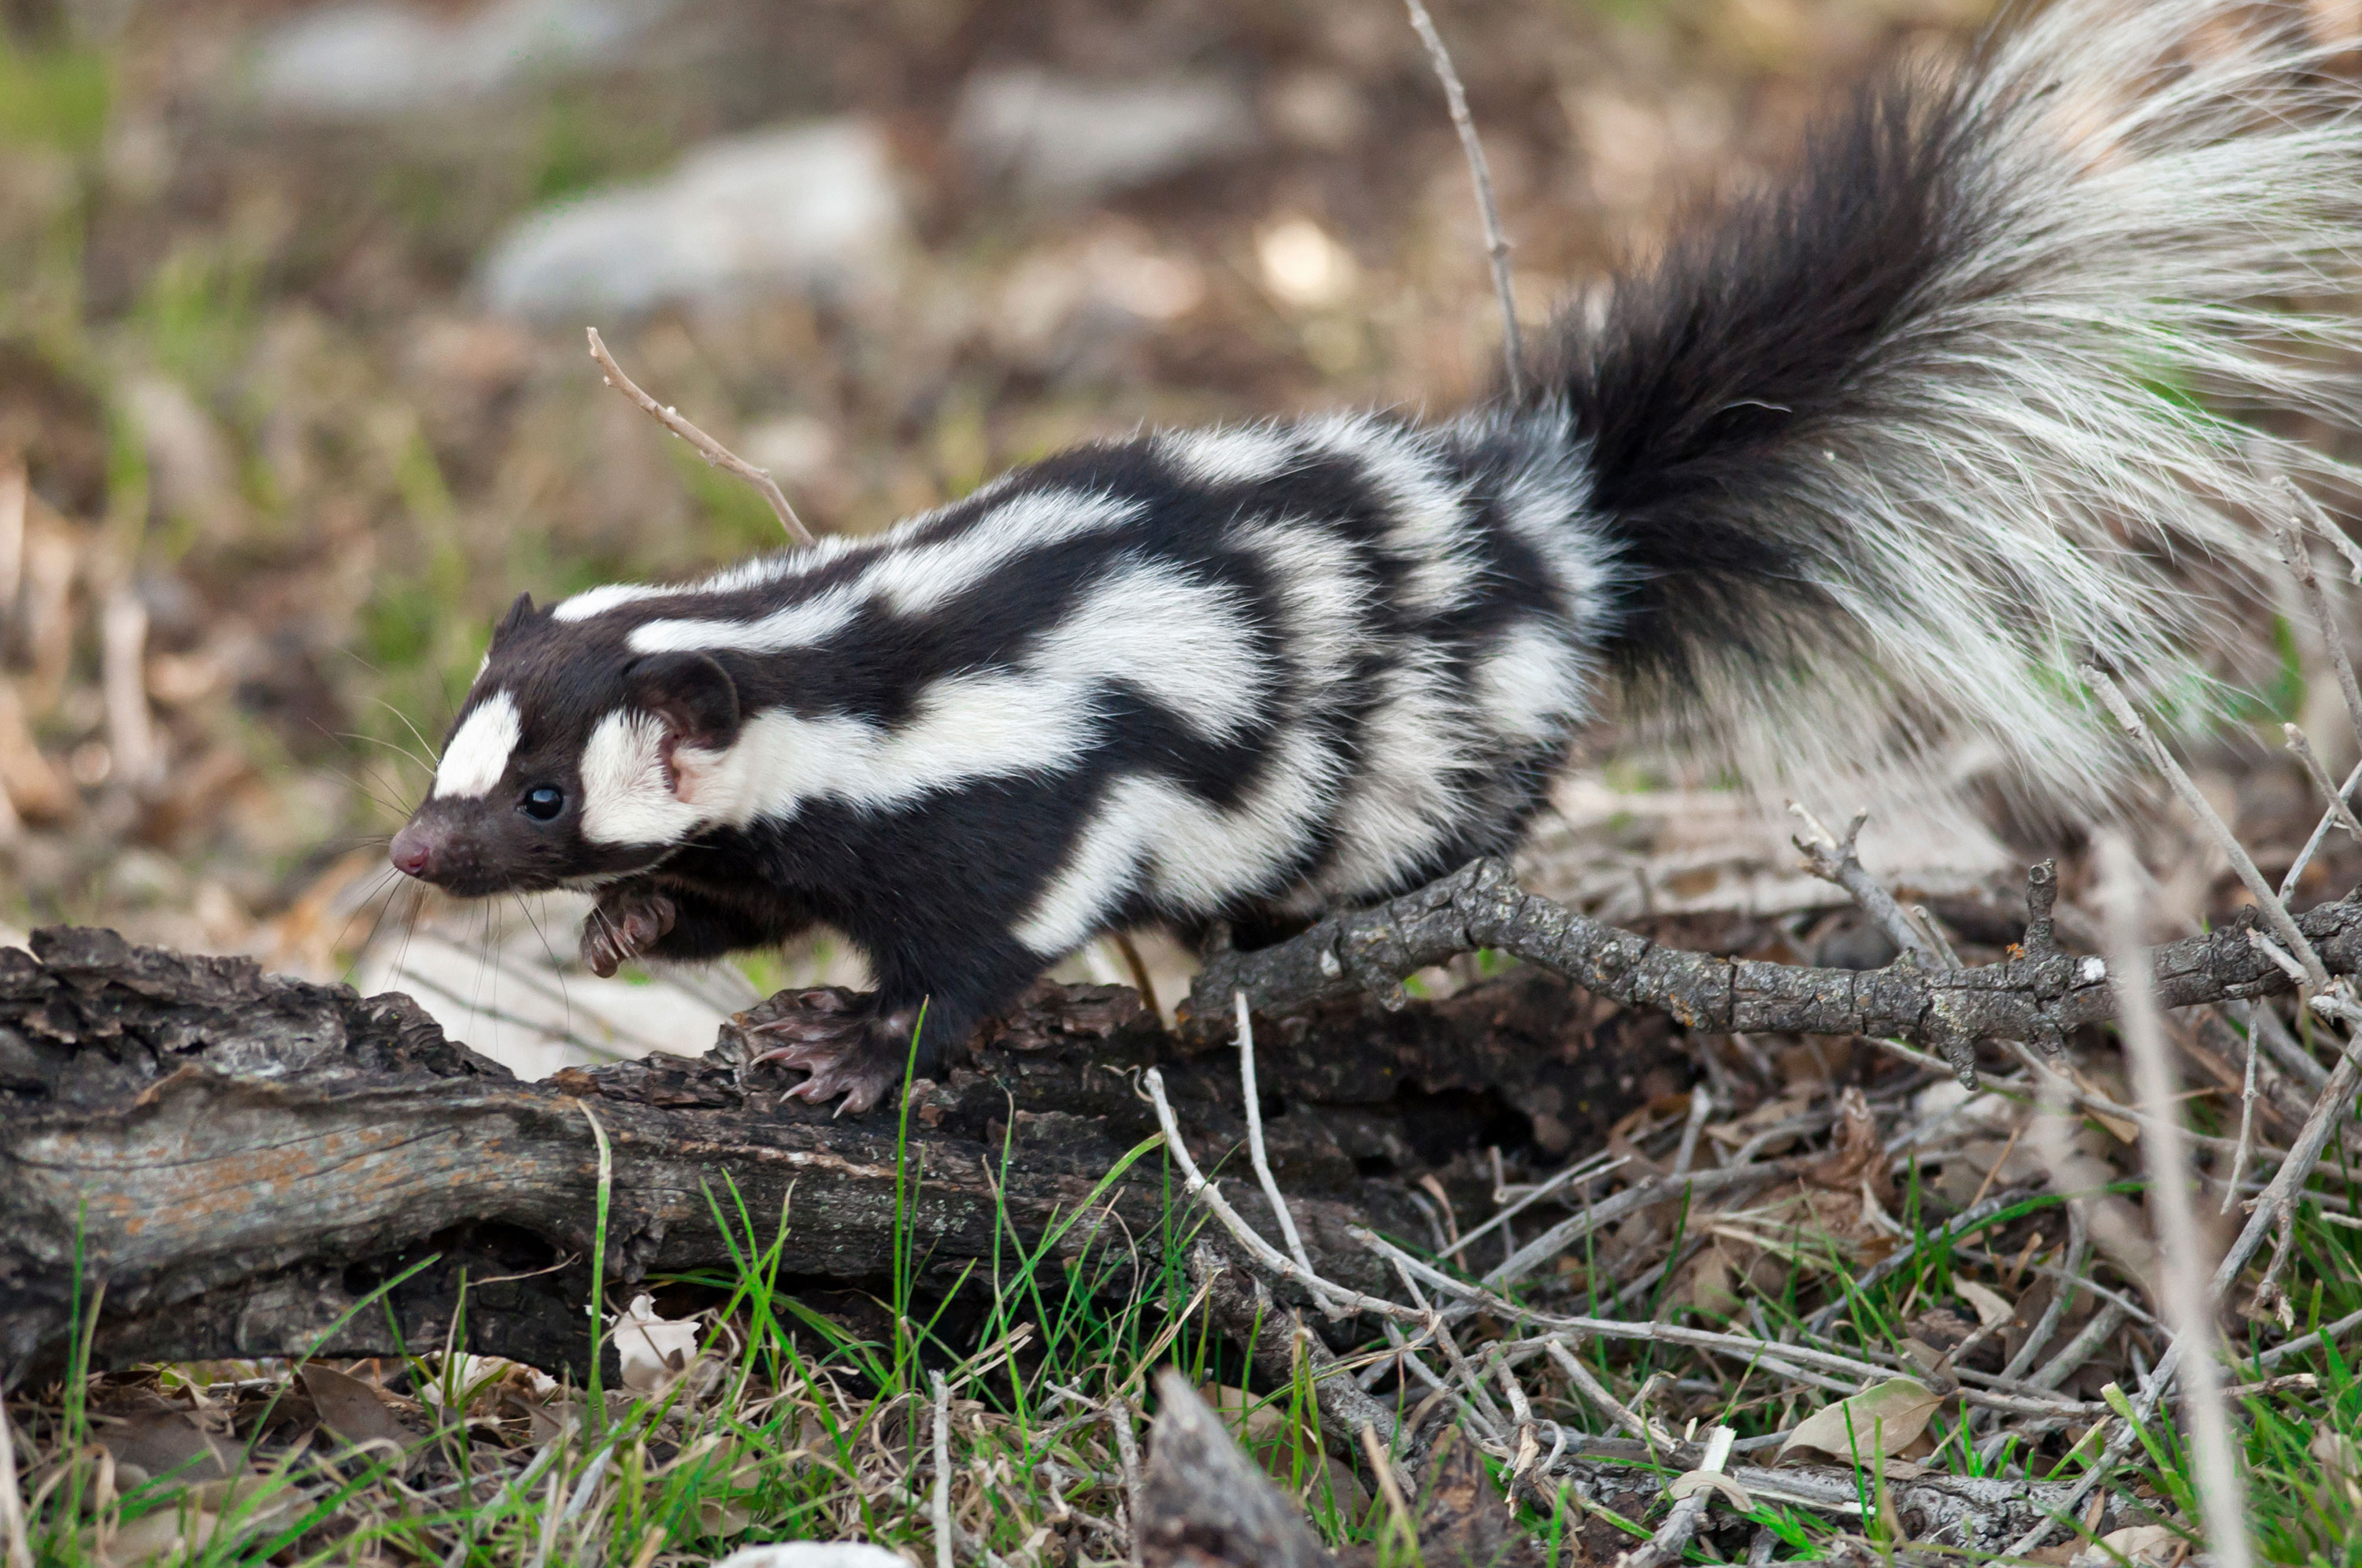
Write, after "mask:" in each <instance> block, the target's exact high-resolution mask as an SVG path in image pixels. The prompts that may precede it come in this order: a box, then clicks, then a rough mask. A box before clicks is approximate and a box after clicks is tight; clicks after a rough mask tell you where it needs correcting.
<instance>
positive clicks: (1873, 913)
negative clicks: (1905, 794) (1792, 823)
mask: <svg viewBox="0 0 2362 1568" xmlns="http://www.w3.org/2000/svg"><path fill="white" fill-rule="evenodd" d="M1788 811H1789V813H1790V814H1791V815H1792V816H1794V817H1795V819H1796V820H1797V821H1798V822H1801V823H1804V824H1805V832H1803V833H1800V834H1796V835H1795V836H1794V837H1793V838H1791V839H1790V840H1789V842H1790V843H1791V844H1794V845H1795V846H1796V848H1797V850H1798V851H1799V852H1800V853H1802V854H1803V856H1805V869H1806V870H1808V871H1810V872H1811V873H1812V874H1813V875H1814V876H1816V877H1818V878H1820V879H1821V880H1822V881H1824V882H1833V883H1835V884H1836V885H1837V886H1838V887H1840V888H1843V889H1845V890H1846V895H1847V897H1849V898H1850V899H1852V900H1853V901H1854V902H1855V903H1856V904H1858V905H1860V907H1861V912H1862V913H1864V914H1866V915H1868V916H1869V917H1870V918H1871V922H1872V923H1874V924H1875V925H1876V926H1877V927H1878V929H1879V930H1880V931H1881V932H1882V933H1885V936H1886V940H1887V941H1889V942H1892V943H1893V944H1894V945H1895V947H1896V949H1897V950H1898V951H1900V952H1904V953H1908V954H1910V955H1913V956H1914V957H1916V958H1919V959H1921V960H1923V961H1924V962H1926V963H1927V964H1930V965H1932V966H1935V967H1937V968H1940V969H1957V968H1959V964H1957V963H1954V962H1948V961H1947V960H1948V958H1949V956H1950V955H1948V954H1946V953H1943V952H1940V951H1939V950H1938V949H1937V947H1936V945H1935V944H1934V943H1932V942H1930V941H1929V940H1928V939H1927V936H1926V933H1924V932H1922V931H1921V930H1920V929H1919V928H1918V927H1917V926H1915V925H1914V924H1913V923H1912V922H1911V917H1910V916H1908V915H1906V914H1904V912H1903V906H1902V905H1900V904H1898V903H1896V902H1895V901H1894V895H1893V894H1892V893H1890V892H1888V891H1887V890H1886V889H1884V888H1882V887H1881V886H1880V885H1879V882H1878V879H1877V878H1874V877H1872V876H1871V874H1870V873H1869V872H1868V871H1866V870H1864V869H1863V868H1862V864H1861V858H1860V856H1858V855H1856V854H1855V853H1854V845H1855V842H1856V841H1857V840H1859V839H1860V837H1861V827H1862V824H1863V823H1866V822H1868V821H1870V809H1869V808H1868V807H1867V806H1865V807H1863V808H1862V809H1861V810H1860V811H1858V812H1855V813H1854V814H1853V821H1851V822H1849V823H1847V824H1846V831H1845V837H1844V838H1843V839H1839V838H1838V836H1837V835H1836V834H1832V833H1830V832H1829V830H1828V829H1827V827H1825V826H1823V825H1822V823H1821V819H1820V818H1818V817H1816V816H1815V815H1813V813H1812V812H1810V811H1808V810H1806V809H1805V807H1804V806H1802V805H1800V804H1799V803H1797V802H1796V801H1789V802H1788Z"/></svg>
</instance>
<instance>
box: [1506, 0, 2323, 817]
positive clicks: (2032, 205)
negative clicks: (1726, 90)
mask: <svg viewBox="0 0 2362 1568" xmlns="http://www.w3.org/2000/svg"><path fill="white" fill-rule="evenodd" d="M2351 50H2352V44H2351V42H2350V40H2342V39H2328V38H2325V37H2323V36H2322V35H2320V34H2318V33H2316V32H2315V31H2313V30H2312V23H2311V21H2310V19H2309V15H2308V12H2307V11H2306V9H2305V8H2304V7H2303V6H2298V5H2276V4H2268V3H2267V4H2262V5H2257V4H2254V3H2252V0H2155V3H2146V4H2144V3H2127V0H2058V3H2056V4H2053V5H2051V6H2049V7H2048V8H2047V10H2044V11H2042V12H2041V13H2039V14H2038V15H2036V16H2034V17H2031V18H2029V19H2025V20H2023V21H2021V22H2020V23H2019V24H2018V25H2015V26H2014V27H2010V28H2006V29H2004V30H2003V31H2001V32H2000V33H1998V34H1997V35H1996V36H1995V37H1994V38H1993V39H1991V40H1989V41H1988V42H1987V43H1986V44H1985V46H1984V47H1983V48H1981V50H1979V51H1977V52H1976V53H1975V54H1974V55H1973V56H1972V57H1971V58H1970V59H1969V60H1968V61H1964V62H1959V63H1955V64H1951V65H1932V64H1927V63H1924V62H1922V63H1918V64H1915V65H1912V66H1909V67H1905V68H1898V69H1896V70H1895V71H1893V72H1890V73H1889V74H1888V75H1887V76H1886V77H1885V78H1884V79H1883V80H1882V81H1881V82H1879V83H1875V84H1873V85H1872V86H1871V87H1869V88H1867V89H1865V90H1864V91H1862V92H1861V93H1860V94H1859V95H1858V96H1857V97H1856V98H1855V100H1854V101H1853V102H1852V104H1851V105H1850V106H1849V109H1847V110H1846V111H1845V112H1844V113H1843V114H1842V115H1841V116H1838V118H1837V119H1836V120H1835V121H1834V122H1833V123H1831V124H1830V125H1828V126H1827V127H1825V128H1824V129H1823V130H1822V131H1821V133H1820V134H1819V135H1818V136H1816V138H1815V139H1814V140H1813V142H1812V143H1811V145H1810V148H1809V150H1808V153H1807V156H1806V157H1805V160H1804V161H1803V163H1802V165H1801V168H1800V170H1799V171H1798V172H1797V173H1796V174H1795V175H1794V176H1793V177H1792V178H1791V179H1790V180H1788V181H1787V182H1784V183H1783V184H1780V185H1778V186H1776V187H1775V188H1771V189H1769V190H1766V191H1763V192H1761V193H1757V194H1754V195H1752V196H1749V197H1743V198H1740V199H1738V200H1735V201H1730V202H1727V203H1724V204H1720V205H1718V206H1716V207H1715V208H1713V209H1710V210H1708V211H1706V212H1704V213H1701V214H1699V215H1696V217H1695V219H1694V221H1693V222H1691V223H1690V224H1688V225H1687V226H1684V227H1683V228H1682V229H1681V230H1680V231H1679V233H1678V234H1677V236H1676V237H1675V238H1674V239H1673V240H1672V242H1671V243H1670V245H1669V246H1668V248H1666V250H1665V251H1664V253H1663V254H1662V255H1661V257H1659V258H1658V259H1655V260H1654V261H1653V262H1651V263H1650V264H1648V265H1646V266H1642V267H1639V268H1637V269H1635V270H1634V271H1631V272H1630V273H1629V274H1628V275H1627V276H1625V277H1623V278H1622V279H1620V280H1619V281H1618V282H1617V283H1616V285H1615V287H1614V289H1613V292H1612V294H1611V296H1610V297H1609V299H1608V302H1607V304H1606V310H1605V313H1604V315H1602V314H1601V313H1599V312H1597V311H1595V312H1593V313H1592V315H1591V316H1590V317H1589V318H1587V319H1586V318H1585V317H1584V316H1583V315H1581V314H1579V313H1578V314H1575V315H1570V317H1569V318H1568V319H1567V320H1566V321H1564V322H1562V324H1560V326H1558V327H1557V328H1556V329H1555V331H1554V333H1553V335H1552V340H1551V345H1550V347H1549V348H1548V352H1549V353H1550V354H1551V356H1552V362H1551V364H1550V365H1549V366H1548V367H1546V371H1547V375H1546V379H1545V381H1543V387H1544V389H1545V390H1544V391H1543V392H1541V393H1540V394H1539V395H1538V398H1537V403H1538V406H1539V405H1541V404H1546V403H1548V402H1549V401H1550V400H1551V399H1554V398H1557V397H1563V398H1565V399H1566V400H1567V403H1568V405H1569V411H1570V413H1571V416H1572V422H1573V430H1574V433H1575V436H1576V438H1577V439H1578V441H1579V442H1580V443H1581V444H1582V446H1583V447H1584V450H1585V452H1586V455H1587V458H1588V461H1589V463H1590V466H1591V468H1592V469H1593V471H1594V473H1595V489H1594V491H1593V495H1592V502H1593V507H1594V510H1595V513H1596V514H1597V516H1598V518H1599V519H1600V522H1601V525H1602V526H1603V527H1604V528H1605V529H1606V532H1607V533H1608V535H1609V536H1611V537H1612V538H1614V539H1615V540H1616V541H1617V544H1618V546H1619V547H1620V548H1621V549H1622V550H1623V552H1624V555H1625V559H1626V561H1627V563H1628V568H1629V570H1630V573H1631V584H1630V591H1629V597H1628V602H1627V613H1626V615H1625V618H1624V621H1623V624H1622V626H1621V630H1620V633H1619V635H1618V639H1617V645H1616V647H1615V649H1614V655H1615V658H1616V660H1617V664H1618V665H1619V667H1620V668H1621V670H1622V673H1623V674H1624V676H1625V677H1626V692H1627V700H1626V701H1625V708H1626V711H1627V716H1628V718H1629V719H1631V720H1632V721H1633V723H1634V724H1635V726H1636V727H1637V728H1639V729H1641V730H1644V731H1654V732H1655V733H1656V734H1658V736H1659V737H1660V738H1661V739H1664V740H1667V741H1669V742H1672V744H1674V745H1676V746H1678V747H1679V748H1681V749H1683V750H1684V751H1687V752H1689V753H1690V754H1691V755H1693V756H1694V755H1696V754H1697V753H1698V751H1699V749H1700V748H1703V749H1704V751H1705V754H1706V755H1707V756H1710V757H1714V758H1719V759H1723V760H1727V761H1728V762H1730V763H1732V764H1735V765H1736V766H1737V767H1738V769H1739V770H1740V772H1741V774H1742V775H1743V776H1745V777H1748V778H1751V779H1753V780H1755V781H1757V782H1759V783H1765V784H1770V783H1773V782H1775V781H1781V780H1784V779H1786V778H1794V777H1797V776H1799V775H1803V774H1808V773H1826V772H1827V771H1828V770H1837V771H1839V772H1860V773H1871V774H1882V775H1886V776H1887V777H1888V778H1890V779H1892V778H1893V775H1894V774H1895V773H1896V772H1897V771H1898V770H1900V771H1902V772H1904V773H1905V774H1906V775H1908V774H1910V773H1914V772H1916V773H1921V774H1924V773H1926V771H1927V770H1929V769H1931V768H1939V767H1948V765H1949V760H1950V759H1952V758H1954V757H1956V756H1958V754H1959V749H1960V743H1961V742H1963V741H1968V740H1976V739H1984V740H1989V741H1991V742H1992V744H1994V745H1998V746H2000V747H2002V748H2003V750H2004V751H2005V752H2006V754H2007V755H2008V756H2009V758H2010V759H2011V760H2012V762H2014V767H2012V768H2009V769H2005V770H2004V771H2005V772H2006V773H2008V774H2009V776H2010V777H2011V778H2013V779H2014V781H2015V782H2016V783H2018V784H2019V785H2020V786H2021V787H2022V788H2023V790H2024V791H2025V793H2026V794H2028V795H2030V796H2032V797H2033V798H2035V799H2036V800H2040V801H2046V802H2047V803H2048V804H2051V805H2053V806H2065V807H2070V808H2080V807H2088V806H2091V805H2093V804H2096V803H2098V802H2099V801H2101V800H2103V798H2104V797H2105V796H2106V794H2107V793H2108V791H2109V790H2110V787H2111V785H2112V784H2113V783H2114V782H2115V781H2116V772H2117V769H2118V768H2119V767H2121V765H2122V753H2121V752H2120V751H2119V750H2118V749H2117V748H2115V747H2114V746H2112V745H2109V744H2107V743H2106V742H2105V741H2104V740H2103V739H2102V738H2101V736H2100V734H2099V732H2098V730H2097V728H2096V727H2095V726H2094V725H2093V724H2092V723H2091V721H2090V719H2089V716H2088V711H2087V708H2086V706H2085V704H2084V702H2083V701H2082V700H2081V696H2080V695H2079V692H2078V687H2077V681H2076V679H2075V675H2074V670H2075V667H2076V665H2077V663H2078V661H2079V660H2081V659H2086V658H2092V657H2096V658H2097V659H2098V660H2099V661H2100V662H2102V663H2103V664H2104V665H2113V666H2114V667H2115V668H2119V669H2121V670H2124V671H2125V672H2126V673H2127V675H2128V676H2130V677H2131V678H2132V679H2135V680H2136V683H2137V684H2139V685H2141V686H2145V687H2147V689H2148V690H2150V691H2151V692H2152V693H2155V692H2159V691H2164V690H2180V692H2181V693H2182V694H2183V695H2184V696H2185V697H2186V696H2187V695H2188V694H2189V693H2191V691H2193V690H2201V689H2202V688H2194V687H2191V686H2188V685H2185V684H2183V683H2184V682H2186V681H2188V680H2190V679H2191V678H2192V677H2193V674H2194V672H2195V670H2196V669H2197V668H2198V665H2197V664H2196V663H2195V662H2194V661H2193V657H2192V655H2193V649H2200V648H2202V647H2203V646H2204V645H2205V643H2206V641H2207V637H2206V635H2205V633H2206V630H2207V627H2206V624H2205V623H2206V618H2207V613H2208V610H2207V607H2208V606H2209V605H2210V604H2212V605H2213V606H2215V607H2217V609H2218V611H2219V609H2220V607H2221V606H2222V605H2224V603H2225V602H2227V601H2226V599H2225V597H2224V595H2223V594H2222V593H2221V592H2219V591H2218V590H2219V589H2220V588H2221V586H2222V585H2223V584H2222V580H2223V579H2225V578H2228V579H2231V580H2241V579H2244V580H2246V582H2247V583H2248V585H2250V586H2251V587H2252V586H2253V585H2255V584H2257V583H2260V582H2266V581H2268V580H2269V579H2268V578H2266V577H2260V576H2257V573H2258V571H2259V570H2260V569H2263V568H2264V567H2265V565H2266V563H2268V561H2270V560H2271V556H2270V552H2269V548H2268V543H2267V542H2266V541H2265V539H2264V538H2263V537H2262V536H2260V534H2259V533H2258V531H2257V528H2256V526H2255V523H2256V520H2257V518H2258V517H2259V516H2263V515H2266V514H2268V513H2270V511H2271V510H2272V505H2273V502H2272V497H2273V493H2274V492H2273V491H2272V489H2271V482H2272V480H2273V479H2274V477H2275V476H2277V475H2283V474H2284V475H2287V476H2289V477H2290V478H2293V479H2295V480H2299V481H2300V482H2302V483H2305V484H2307V485H2309V486H2311V487H2313V488H2315V489H2316V490H2317V491H2323V492H2330V493H2333V494H2334V495H2343V496H2351V495H2352V494H2353V493H2354V492H2355V488H2356V487H2355V485H2354V483H2353V480H2354V479H2355V477H2356V476H2355V474H2354V473H2353V471H2352V470H2350V469H2348V468H2347V467H2346V466H2345V464H2344V463H2343V462H2341V461H2339V460H2338V459H2337V458H2334V456H2332V455H2331V454H2330V453H2329V452H2328V451H2326V450H2324V449H2323V448H2324V447H2326V446H2334V439H2335V437H2336V436H2342V435H2344V434H2345V433H2347V432H2350V431H2352V430H2353V429H2354V428H2355V427H2356V425H2357V424H2362V370H2357V367H2362V320H2357V317H2356V308H2355V306H2354V304H2353V302H2352V301H2351V300H2349V299H2346V298H2344V297H2340V296H2342V295H2344V294H2345V293H2346V292H2347V291H2349V290H2350V289H2351V288H2352V286H2353V284H2352V280H2351V278H2350V276H2349V272H2350V266H2349V263H2350V262H2351V261H2352V260H2353V259H2354V257H2355V253H2356V242H2357V239H2362V114H2358V113H2357V111H2362V91H2357V88H2356V85H2355V80H2354V76H2353V72H2355V71H2356V67H2357V60H2356V56H2355V55H2354V54H2353V53H2352V52H2351ZM1552 412H1554V410H1553V411H1552ZM2333 504H2334V502H2333ZM2245 637H2246V640H2247V641H2248V642H2250V643H2251V644H2254V645H2261V644H2263V643H2265V642H2266V641H2267V640H2268V639H2266V638H2265V637H2264V636H2263V635H2262V634H2261V633H2260V632H2259V631H2253V630H2251V631H2249V632H2247V633H2246V634H2245Z"/></svg>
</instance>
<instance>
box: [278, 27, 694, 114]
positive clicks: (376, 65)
mask: <svg viewBox="0 0 2362 1568" xmlns="http://www.w3.org/2000/svg"><path fill="white" fill-rule="evenodd" d="M673 4H674V0H491V4H489V5H485V6H479V7H477V8H475V9H474V10H472V11H469V12H464V13H461V14H458V15H452V14H451V13H450V10H449V8H448V7H439V8H430V7H428V6H423V5H404V4H402V3H401V0H348V3H347V4H341V5H328V6H315V7H313V8H312V9H310V10H306V11H303V12H300V13H298V14H297V15H295V16H294V17H290V18H289V19H288V20H286V21H284V22H281V24H279V25H278V26H277V27H275V28H272V29H270V32H268V33H267V34H265V35H264V37H263V39H262V41H261V43H260V46H259V50H258V51H257V58H256V61H255V75H254V82H255V92H256V94H257V95H258V96H259V98H260V99H261V100H262V102H263V104H264V105H266V106H267V107H270V108H274V109H281V110H289V111H293V112H295V113H300V114H311V115H322V116H335V117H338V118H376V117H379V116H389V115H398V114H403V113H405V112H413V111H416V110H420V109H426V108H432V107H435V106H436V105H444V104H451V103H458V102H464V101H466V100H468V99H470V98H479V97H484V96H487V95H489V94H493V93H496V92H498V91H500V90H501V89H502V88H503V87H507V86H509V85H511V84H512V83H516V82H518V81H521V80H524V79H525V78H527V77H531V76H535V75H546V74H550V73H553V72H559V71H563V70H567V69H569V68H570V69H580V68H582V67H585V66H592V65H601V64H605V63H608V62H610V61H615V60H617V59H620V58H622V56H623V55H624V51H625V50H627V49H628V48H629V47H630V46H631V45H632V44H633V43H635V41H637V40H638V39H640V38H641V37H643V36H644V35H645V34H646V32H647V31H648V29H649V28H652V27H654V26H655V25H656V23H657V22H658V21H659V20H661V19H662V18H663V17H665V15H666V14H667V13H668V12H669V11H671V10H672V8H673Z"/></svg>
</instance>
